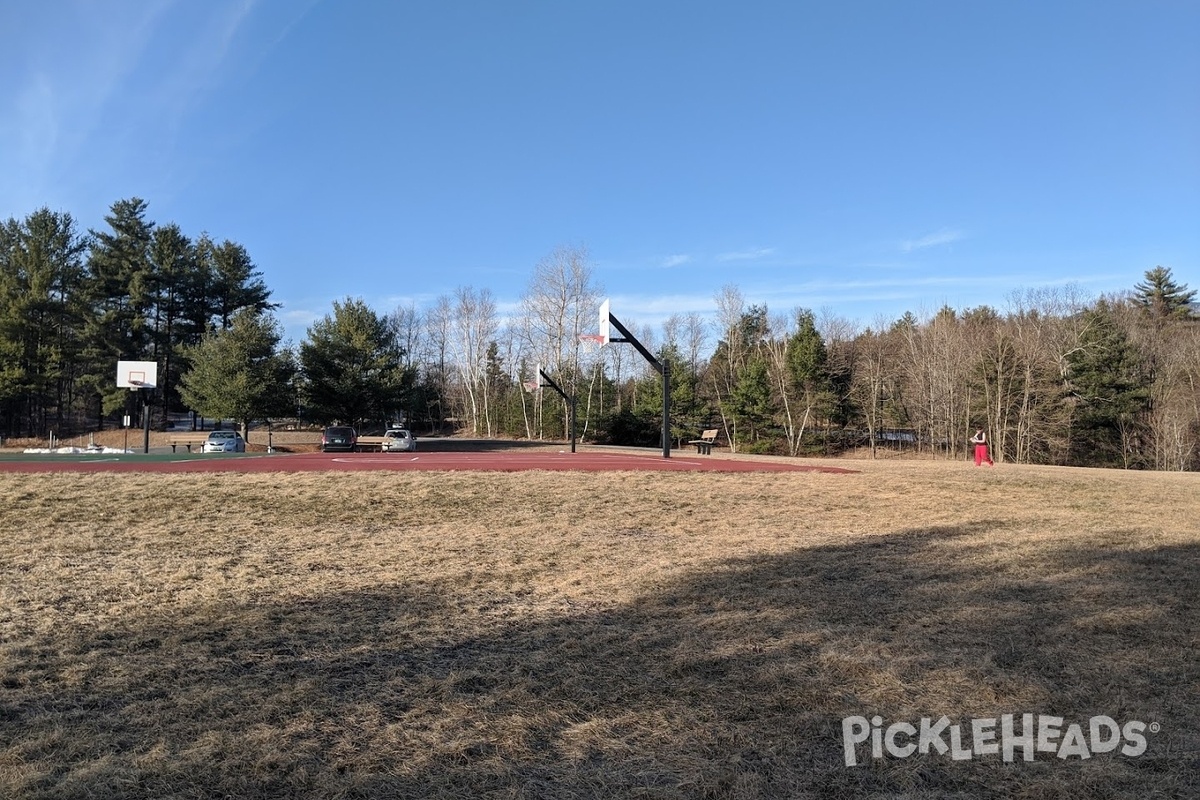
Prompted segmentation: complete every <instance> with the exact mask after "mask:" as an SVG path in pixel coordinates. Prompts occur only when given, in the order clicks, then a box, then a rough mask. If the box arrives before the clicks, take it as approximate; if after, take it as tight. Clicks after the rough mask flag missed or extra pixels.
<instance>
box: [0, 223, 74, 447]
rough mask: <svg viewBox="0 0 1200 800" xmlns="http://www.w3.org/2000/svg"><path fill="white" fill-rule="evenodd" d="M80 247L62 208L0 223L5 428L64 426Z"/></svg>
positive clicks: (0, 380)
mask: <svg viewBox="0 0 1200 800" xmlns="http://www.w3.org/2000/svg"><path fill="white" fill-rule="evenodd" d="M86 249H87V240H86V237H82V236H80V234H79V233H78V232H77V231H76V229H75V221H74V220H73V219H72V218H71V215H70V214H63V213H56V212H52V211H50V210H49V209H46V208H43V209H40V210H38V211H36V212H34V213H33V214H30V215H29V216H28V217H26V218H25V220H23V221H22V222H17V221H16V220H14V219H10V220H8V222H6V223H5V224H4V225H3V226H0V408H2V409H3V416H4V429H5V430H6V431H7V432H9V433H14V432H18V431H26V432H29V433H33V434H36V435H43V434H45V432H46V431H47V429H48V428H49V427H51V426H53V427H54V428H55V429H57V430H59V431H62V430H63V427H64V425H67V424H69V420H70V417H71V416H72V413H71V412H72V411H73V405H74V403H75V400H76V399H77V398H76V392H75V379H76V377H77V374H78V370H79V353H80V350H81V346H82V345H81V336H82V333H81V327H82V324H83V319H84V307H83V305H82V298H81V294H80V290H79V287H80V283H81V281H82V275H83V253H84V252H85V251H86Z"/></svg>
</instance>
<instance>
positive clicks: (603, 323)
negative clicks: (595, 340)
mask: <svg viewBox="0 0 1200 800" xmlns="http://www.w3.org/2000/svg"><path fill="white" fill-rule="evenodd" d="M609 314H610V311H609V300H608V298H605V300H604V302H603V303H601V304H600V319H599V320H598V321H599V323H600V331H599V332H600V339H601V342H600V343H601V344H608V343H609V340H610V337H611V333H610V330H611V329H610V327H609V325H610V323H609Z"/></svg>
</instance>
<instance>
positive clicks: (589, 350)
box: [579, 333, 604, 356]
mask: <svg viewBox="0 0 1200 800" xmlns="http://www.w3.org/2000/svg"><path fill="white" fill-rule="evenodd" d="M603 346H604V337H603V336H601V335H600V334H598V333H581V334H579V349H580V352H582V353H583V354H584V355H589V356H590V355H592V354H593V353H595V352H596V351H597V350H599V349H600V348H601V347H603Z"/></svg>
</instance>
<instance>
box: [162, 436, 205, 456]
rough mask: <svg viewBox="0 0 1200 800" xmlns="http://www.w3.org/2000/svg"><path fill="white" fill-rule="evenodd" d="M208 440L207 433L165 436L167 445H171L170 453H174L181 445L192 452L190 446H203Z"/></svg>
mask: <svg viewBox="0 0 1200 800" xmlns="http://www.w3.org/2000/svg"><path fill="white" fill-rule="evenodd" d="M207 439H208V431H197V432H195V433H172V434H169V435H168V436H167V444H169V445H171V452H172V453H174V452H175V448H176V447H178V446H179V445H183V446H184V447H186V448H187V449H188V452H189V453H190V452H192V445H197V446H203V445H204V442H205V441H206V440H207Z"/></svg>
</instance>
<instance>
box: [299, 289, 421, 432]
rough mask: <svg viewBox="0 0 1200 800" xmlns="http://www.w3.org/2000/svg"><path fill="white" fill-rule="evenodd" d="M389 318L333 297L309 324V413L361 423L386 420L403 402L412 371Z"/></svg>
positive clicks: (304, 356) (305, 356)
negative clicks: (330, 310)
mask: <svg viewBox="0 0 1200 800" xmlns="http://www.w3.org/2000/svg"><path fill="white" fill-rule="evenodd" d="M403 361H404V359H403V352H402V351H401V348H400V346H399V344H398V343H397V337H396V331H395V329H394V328H393V327H392V326H391V325H390V324H388V320H387V319H386V318H384V317H380V316H379V315H377V314H376V313H375V312H374V311H372V310H371V309H370V308H369V307H368V306H367V304H366V303H364V302H363V301H362V300H352V299H349V298H348V299H346V300H344V301H342V302H336V301H335V302H334V304H333V314H332V315H326V316H325V317H324V318H323V319H321V320H319V321H318V322H316V323H315V324H313V325H312V327H310V328H309V329H308V338H307V339H305V341H303V342H301V343H300V367H301V370H302V372H303V379H304V384H305V390H304V391H305V397H306V400H307V402H308V413H309V416H310V417H312V418H313V419H315V420H317V421H319V422H325V423H331V422H338V423H342V424H345V425H360V424H362V423H363V422H375V421H383V420H385V419H389V418H391V416H392V414H393V413H394V412H395V411H396V410H397V409H400V408H403V407H404V402H403V401H404V395H405V392H406V391H407V389H408V388H409V384H410V383H411V378H412V374H411V371H409V370H405V369H404V366H403Z"/></svg>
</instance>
